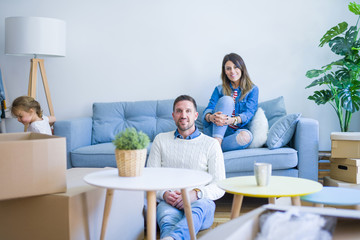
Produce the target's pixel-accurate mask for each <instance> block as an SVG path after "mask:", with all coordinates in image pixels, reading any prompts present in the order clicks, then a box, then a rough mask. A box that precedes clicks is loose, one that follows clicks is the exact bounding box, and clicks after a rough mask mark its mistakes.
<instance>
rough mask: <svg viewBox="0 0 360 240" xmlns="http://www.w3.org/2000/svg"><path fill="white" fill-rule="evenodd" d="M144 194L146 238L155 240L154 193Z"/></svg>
mask: <svg viewBox="0 0 360 240" xmlns="http://www.w3.org/2000/svg"><path fill="white" fill-rule="evenodd" d="M146 194H147V214H146V215H147V216H146V220H147V226H146V237H147V239H148V240H155V239H156V192H155V191H148V192H147V193H146Z"/></svg>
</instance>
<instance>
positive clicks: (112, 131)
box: [92, 100, 176, 144]
mask: <svg viewBox="0 0 360 240" xmlns="http://www.w3.org/2000/svg"><path fill="white" fill-rule="evenodd" d="M172 105H173V100H159V101H137V102H113V103H94V104H93V129H92V144H98V143H106V142H111V141H112V140H114V138H115V135H116V134H117V133H119V132H121V131H124V130H125V129H126V128H128V127H134V128H135V129H136V130H141V131H143V132H144V133H146V134H147V135H148V136H149V138H150V140H151V141H152V140H154V138H155V136H156V135H157V134H158V133H160V132H168V131H172V130H174V129H175V128H176V126H175V123H174V120H173V119H172Z"/></svg>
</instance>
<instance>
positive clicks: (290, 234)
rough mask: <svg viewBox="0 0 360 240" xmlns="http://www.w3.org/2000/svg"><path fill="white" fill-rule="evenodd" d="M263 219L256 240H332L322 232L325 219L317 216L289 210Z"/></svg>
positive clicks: (327, 234)
mask: <svg viewBox="0 0 360 240" xmlns="http://www.w3.org/2000/svg"><path fill="white" fill-rule="evenodd" d="M265 218H266V219H265V220H264V221H263V223H260V232H259V233H258V235H257V236H256V238H255V239H256V240H280V239H286V240H331V239H332V236H331V234H330V233H329V232H328V231H326V230H323V227H324V226H325V223H326V221H325V219H324V218H323V217H321V216H320V215H317V214H311V213H301V214H300V212H299V210H298V209H291V210H289V211H286V212H275V213H271V214H270V215H268V216H265ZM260 219H261V218H260ZM260 222H261V220H260Z"/></svg>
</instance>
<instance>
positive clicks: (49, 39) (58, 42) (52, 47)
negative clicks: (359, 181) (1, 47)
mask: <svg viewBox="0 0 360 240" xmlns="http://www.w3.org/2000/svg"><path fill="white" fill-rule="evenodd" d="M65 48H66V23H65V22H64V21H63V20H59V19H54V18H44V17H8V18H6V19H5V54H11V55H33V56H37V55H38V56H54V57H64V56H65V55H66V50H65Z"/></svg>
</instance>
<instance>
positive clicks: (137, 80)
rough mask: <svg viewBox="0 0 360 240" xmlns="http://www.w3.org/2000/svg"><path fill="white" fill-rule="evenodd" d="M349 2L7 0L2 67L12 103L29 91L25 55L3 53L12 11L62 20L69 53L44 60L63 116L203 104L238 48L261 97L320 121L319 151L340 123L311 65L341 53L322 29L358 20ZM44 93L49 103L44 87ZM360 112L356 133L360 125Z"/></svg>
mask: <svg viewBox="0 0 360 240" xmlns="http://www.w3.org/2000/svg"><path fill="white" fill-rule="evenodd" d="M349 2H350V1H348V0H346V1H338V0H317V1H313V0H302V1H295V0H273V1H267V0H256V1H248V0H223V1H221V0H218V1H214V0H182V1H175V0H134V1H130V0H129V1H125V0H122V1H119V0H104V1H96V0H76V1H74V0H63V1H46V0H1V2H0V52H1V54H0V67H1V69H2V71H3V77H4V81H5V84H6V86H7V92H8V99H7V100H8V103H11V102H12V101H13V100H14V99H15V98H16V97H17V96H19V95H26V94H27V84H28V77H29V70H30V62H29V58H28V57H15V56H7V55H5V54H4V45H5V43H4V39H5V38H4V24H5V18H6V17H10V16H38V17H53V18H59V19H63V20H65V21H66V23H67V56H66V57H65V58H46V59H45V67H46V72H47V76H48V81H49V85H50V91H51V96H52V100H53V105H54V109H55V115H56V117H57V119H58V120H63V119H68V118H73V117H79V116H90V115H91V111H92V110H91V105H92V103H93V102H100V101H101V102H103V101H104V102H107V101H135V100H154V99H170V98H175V97H176V96H178V95H180V94H190V95H191V96H193V97H195V99H196V100H197V101H198V103H199V104H201V105H206V104H207V101H208V100H209V97H210V95H211V93H212V91H213V89H214V87H215V85H217V84H219V83H220V78H219V76H220V71H221V62H222V58H223V56H224V55H225V54H227V53H230V52H236V53H238V54H240V55H241V56H242V57H243V58H244V60H245V62H246V64H247V67H248V70H249V73H250V76H251V77H252V80H253V81H254V82H255V84H257V85H258V86H259V88H260V99H259V100H260V101H264V100H269V99H272V98H275V97H278V96H280V95H283V96H284V97H285V102H286V106H287V110H288V112H289V113H295V112H301V113H302V114H303V116H304V117H310V118H315V119H317V120H318V121H319V123H320V149H321V150H329V149H330V137H329V136H330V132H332V131H339V126H338V125H339V124H338V120H337V117H336V115H335V112H334V111H333V109H332V108H331V107H330V105H326V106H324V105H322V106H317V105H316V104H315V103H314V102H312V101H309V100H307V97H308V96H309V95H310V94H312V92H313V91H314V89H310V90H305V86H307V85H308V84H310V82H311V80H310V79H307V78H306V77H305V73H306V71H307V70H310V69H313V68H319V67H321V66H323V65H325V64H327V63H329V62H330V61H332V60H334V59H336V56H334V55H333V54H332V53H331V51H330V49H329V48H328V47H327V46H326V47H323V48H319V47H318V43H319V40H320V38H321V37H322V35H323V34H324V33H325V32H326V31H327V30H328V29H329V28H331V27H333V26H335V25H336V24H338V23H339V22H342V21H344V20H346V21H348V22H349V23H350V24H355V22H356V20H357V18H356V17H355V16H354V15H353V14H352V13H350V12H349V11H348V9H347V4H348V3H349ZM40 87H41V88H40V89H39V90H38V95H39V97H38V100H39V101H40V103H41V104H42V105H43V107H44V109H45V108H46V101H45V97H44V93H43V89H42V85H40ZM359 128H360V124H359V113H356V114H354V117H353V121H352V127H351V130H352V131H359V130H360V129H359Z"/></svg>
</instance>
